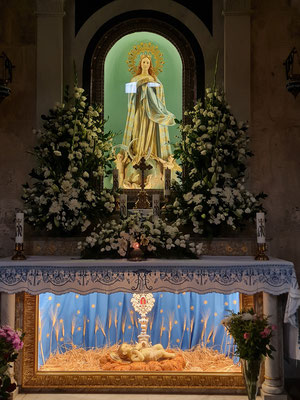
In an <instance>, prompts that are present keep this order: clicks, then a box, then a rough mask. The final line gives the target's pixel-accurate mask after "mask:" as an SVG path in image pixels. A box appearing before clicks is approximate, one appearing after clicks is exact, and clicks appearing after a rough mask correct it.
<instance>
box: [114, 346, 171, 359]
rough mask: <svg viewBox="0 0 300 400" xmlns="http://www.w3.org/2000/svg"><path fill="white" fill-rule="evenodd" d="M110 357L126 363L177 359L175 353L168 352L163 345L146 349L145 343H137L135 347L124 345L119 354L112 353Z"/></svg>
mask: <svg viewBox="0 0 300 400" xmlns="http://www.w3.org/2000/svg"><path fill="white" fill-rule="evenodd" d="M110 356H111V358H112V359H113V360H115V361H125V362H126V361H127V362H143V361H159V360H166V359H171V358H174V357H176V355H175V354H174V353H169V352H168V351H166V350H165V349H164V348H163V346H162V345H161V344H155V345H154V346H150V347H146V346H144V344H143V343H137V344H136V345H134V346H132V345H131V344H128V343H123V344H121V346H120V347H119V349H118V353H111V354H110Z"/></svg>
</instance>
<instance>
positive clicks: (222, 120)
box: [167, 88, 265, 236]
mask: <svg viewBox="0 0 300 400" xmlns="http://www.w3.org/2000/svg"><path fill="white" fill-rule="evenodd" d="M185 115H186V116H187V117H188V119H189V122H190V123H189V124H185V125H184V124H181V125H180V130H181V132H182V140H180V141H179V142H178V143H177V144H176V146H175V152H174V154H175V157H176V158H179V159H180V161H181V163H182V165H183V166H184V169H185V171H189V172H188V174H185V176H184V179H182V184H180V183H176V184H175V185H174V187H173V189H174V192H175V196H174V199H173V203H172V204H169V205H167V216H168V217H169V218H172V217H173V218H177V222H178V223H179V224H183V225H184V224H188V223H190V222H192V224H193V231H194V232H195V233H197V234H203V235H205V236H213V235H215V234H218V233H220V231H221V230H224V228H226V227H227V228H229V229H230V230H236V229H237V228H242V227H243V224H244V223H245V222H246V221H247V220H251V219H252V220H253V219H254V217H255V214H256V212H257V211H260V210H261V209H262V206H261V203H260V199H262V198H264V197H265V195H264V194H263V193H260V194H259V195H256V196H255V195H253V194H252V193H251V192H249V191H248V190H247V189H246V188H245V186H244V183H245V170H246V160H247V158H248V157H249V156H251V155H252V153H251V152H250V151H249V149H248V144H249V138H248V136H247V129H248V125H247V124H245V123H242V122H237V121H236V119H235V118H234V116H233V115H232V114H231V112H230V107H229V106H228V104H227V103H226V101H225V98H224V95H223V94H222V93H221V92H220V91H219V90H216V89H210V88H208V89H206V95H205V98H204V100H203V101H198V102H197V104H196V105H195V106H194V108H193V110H191V111H186V112H185Z"/></svg>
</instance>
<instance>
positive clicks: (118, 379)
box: [22, 293, 254, 393]
mask: <svg viewBox="0 0 300 400" xmlns="http://www.w3.org/2000/svg"><path fill="white" fill-rule="evenodd" d="M67 295H70V296H71V297H69V298H67V297H66V299H67V300H65V301H67V303H66V304H67V306H66V308H65V309H64V310H63V308H64V305H63V301H62V297H60V300H59V301H58V298H59V296H55V295H53V294H49V293H45V294H43V295H39V296H33V295H30V294H27V293H24V295H23V302H22V303H23V329H24V331H25V332H26V337H25V344H24V351H23V362H22V388H23V389H24V390H29V391H30V390H31V391H35V390H47V391H49V390H57V389H59V390H61V391H68V392H72V391H82V392H105V391H110V392H111V391H115V392H122V391H124V392H125V391H126V392H128V391H130V392H147V391H148V390H149V389H150V388H151V391H154V392H190V393H193V392H197V393H200V392H216V391H218V392H219V391H220V392H222V393H239V392H241V391H243V388H244V383H243V378H242V374H241V370H240V366H239V365H238V364H237V362H238V360H234V358H233V352H234V349H233V344H232V342H231V341H230V338H229V337H227V338H226V337H225V339H223V343H222V341H221V346H219V350H217V349H216V344H215V343H216V337H217V334H216V331H218V330H220V331H221V330H222V329H223V327H222V326H220V321H219V320H218V322H219V324H218V326H216V324H215V326H214V328H209V329H208V325H209V324H208V320H209V318H210V317H212V320H213V319H215V320H216V318H217V316H216V315H215V314H218V313H219V312H220V304H217V307H214V308H213V309H210V312H209V317H207V316H208V312H207V310H208V305H209V304H208V303H209V302H210V300H209V295H213V294H208V295H205V297H206V298H207V303H206V304H205V299H203V298H201V300H200V303H202V306H204V311H205V308H206V314H205V312H204V311H199V309H198V308H197V307H198V305H197V304H196V301H195V299H196V298H195V297H193V298H192V297H191V296H190V295H191V294H190V293H185V294H183V293H182V294H181V296H179V295H177V299H176V296H175V297H172V296H169V295H173V294H167V293H156V294H155V295H156V299H155V300H156V307H154V308H153V311H154V314H153V317H151V318H153V322H152V328H151V326H150V325H151V321H150V322H149V325H148V327H147V332H148V333H150V339H151V345H157V344H158V345H162V347H163V349H164V351H166V352H167V353H169V354H174V353H176V357H177V358H178V359H180V357H181V360H182V358H183V361H182V362H181V364H180V363H179V364H180V367H178V365H177V366H176V363H175V364H174V360H175V357H174V359H172V360H170V361H171V362H172V363H173V364H172V363H171V364H169V365H167V362H168V361H169V360H168V359H162V360H159V361H158V363H159V362H160V363H165V367H164V368H161V369H157V366H156V367H155V365H154V364H155V362H154V361H153V360H151V361H150V363H149V362H145V364H148V366H149V364H151V363H152V367H151V368H146V369H144V370H142V369H139V368H136V367H134V368H130V369H128V368H127V367H128V365H130V364H131V365H132V364H135V363H134V362H133V363H132V362H130V361H128V360H127V362H124V360H120V359H119V360H118V359H117V360H114V356H116V354H117V350H118V348H120V345H121V344H122V343H128V344H131V345H134V343H136V340H138V339H137V336H138V333H139V330H140V324H139V322H138V318H137V316H136V315H134V314H133V313H130V311H132V309H130V307H129V306H128V302H127V300H126V297H128V299H129V298H130V297H132V294H130V293H127V294H124V293H123V294H119V296H123V297H122V298H123V300H122V301H121V300H120V297H119V298H117V297H116V298H115V299H113V300H114V301H117V302H116V303H115V304H116V307H117V309H118V308H122V312H116V310H115V309H114V308H113V307H112V305H113V304H114V303H113V301H112V300H111V299H110V300H107V303H106V304H105V302H104V300H103V299H104V297H101V296H100V297H99V295H101V294H99V293H97V294H92V297H91V298H90V299H89V298H88V297H87V296H90V295H85V296H79V295H76V293H69V294H67ZM124 295H126V296H124ZM161 295H162V296H161ZM195 295H196V294H195ZM62 296H65V295H62ZM76 296H78V297H77V298H76ZM93 296H94V297H93ZM103 296H112V295H103ZM168 296H169V298H168V299H166V298H167V297H168ZM178 296H179V297H178ZM185 296H187V297H185ZM197 296H199V295H197ZM80 297H83V299H80ZM49 298H50V299H49ZM97 298H98V303H97V301H96V299H97ZM191 298H192V301H191ZM99 299H100V300H99ZM183 299H184V300H183ZM186 299H189V300H186ZM197 299H198V298H197ZM79 300H84V301H83V302H82V303H86V302H88V303H87V304H88V305H89V308H90V312H89V313H88V311H87V309H86V308H85V307H86V304H83V305H82V306H79V303H78V304H76V301H79ZM166 300H168V301H166ZM223 300H224V299H223ZM230 301H232V304H233V302H236V303H237V304H236V306H237V307H239V308H246V307H249V306H253V305H254V298H253V296H246V295H239V294H235V295H234V296H233V297H232V298H231V300H230ZM167 302H168V303H169V304H170V306H171V307H173V311H174V313H173V314H172V313H170V312H169V311H167V305H166V303H167ZM226 302H227V301H225V303H226ZM47 303H48V307H45V304H46V305H47ZM49 303H50V306H49ZM51 303H52V304H51ZM120 304H122V305H120ZM126 304H127V305H126ZM232 304H228V305H227V304H224V306H225V308H226V307H227V308H228V309H229V308H230V307H231V305H232ZM124 305H125V308H124ZM214 306H215V305H214ZM58 310H62V311H60V312H59V311H58ZM73 310H76V313H75V315H74V313H73ZM84 310H86V311H85V312H84ZM97 310H98V312H96V311H97ZM78 311H79V312H78ZM93 313H94V315H95V318H94V319H93V315H92V314H93ZM104 315H106V316H107V317H106V320H105V319H104ZM180 315H181V317H180ZM205 315H206V318H207V320H206V322H205V320H204V319H205ZM180 318H181V320H180V321H179V319H180ZM203 318H204V319H203ZM67 320H68V321H70V323H69V322H67ZM201 320H202V321H203V322H201ZM155 323H156V325H155ZM84 324H85V325H84ZM201 324H202V325H201ZM88 325H89V327H88ZM178 326H180V329H177V328H178ZM129 327H131V328H129ZM203 327H206V330H204V329H203ZM78 328H80V329H78ZM170 330H171V332H170ZM88 331H89V332H91V333H93V334H91V335H90V338H88V337H87V335H88ZM179 332H181V335H179ZM196 332H197V333H196ZM182 333H183V335H182ZM101 335H102V338H101ZM178 335H179V336H178ZM182 336H183V337H182ZM79 337H81V343H80V341H79V342H78V339H79ZM178 339H179V340H180V342H181V343H178ZM199 339H200V340H199ZM47 341H48V347H47ZM50 341H51V350H50ZM201 341H202V342H201ZM213 341H215V342H213ZM196 342H197V343H196ZM205 342H206V345H205ZM209 343H211V344H212V346H209ZM222 346H223V349H226V351H227V354H226V352H224V351H223V353H222V351H220V350H222V349H221V348H222ZM195 351H198V352H195ZM201 351H202V353H203V354H204V355H205V353H207V356H208V357H209V360H210V367H207V365H206V367H205V365H204V364H205V360H204V359H203V360H202V362H199V358H200V357H201ZM193 352H194V354H193ZM68 353H69V355H72V357H73V358H72V357H71V358H68V359H67V358H65V361H63V358H64V357H67V354H68ZM71 353H73V354H71ZM88 353H94V356H95V357H94V359H93V357H91V356H90V355H89V357H87V355H88ZM179 353H180V354H179ZM184 353H186V354H187V355H188V356H189V357H190V358H188V357H187V358H186V357H185V354H184ZM178 354H179V355H178ZM179 356H180V357H179ZM59 358H61V361H62V362H61V363H60V361H59V360H58V359H59ZM109 358H110V359H111V364H110V366H109V365H106V367H104V366H105V363H104V361H105V360H106V361H107V360H108V359H109ZM195 359H196V360H195ZM220 359H221V360H225V361H226V362H227V364H226V365H225V364H224V363H223V364H222V362H221V364H220ZM95 360H97V361H96V362H95ZM193 360H195V361H196V362H195V364H194V365H193ZM228 360H229V361H230V362H229V363H228ZM177 361H178V360H177ZM218 362H219V365H217V364H218ZM47 364H48V366H47ZM106 364H107V363H106ZM116 364H118V365H119V368H115V366H116ZM206 364H207V362H206ZM80 365H81V367H80ZM170 365H171V367H170ZM220 365H221V367H220ZM78 366H79V367H78ZM105 368H106V369H105Z"/></svg>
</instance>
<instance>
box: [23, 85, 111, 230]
mask: <svg viewBox="0 0 300 400" xmlns="http://www.w3.org/2000/svg"><path fill="white" fill-rule="evenodd" d="M86 100H87V99H86V97H85V96H84V90H83V89H81V88H78V87H77V86H75V87H74V93H73V95H72V96H71V95H70V94H69V90H68V88H67V89H66V91H65V95H64V103H62V104H60V103H58V104H57V105H56V106H55V107H54V108H53V109H50V110H49V114H48V115H47V116H46V115H42V119H43V121H44V123H43V129H42V131H35V133H36V134H37V138H38V145H37V146H36V147H35V148H34V150H33V155H34V156H35V158H36V160H37V167H36V168H34V169H33V170H32V171H31V173H30V174H29V175H30V176H31V178H32V179H33V182H32V184H31V185H29V184H28V183H26V184H25V185H24V194H23V200H24V203H25V213H26V221H27V222H28V223H29V224H31V225H33V226H34V227H36V228H39V229H42V230H43V229H47V230H48V231H51V232H59V233H74V232H76V231H80V229H81V230H82V231H83V230H85V229H86V228H87V226H88V225H89V224H90V221H92V220H98V219H99V218H100V216H101V217H102V216H105V215H109V214H111V212H112V211H113V209H114V197H113V196H112V194H111V193H110V192H109V191H107V190H103V189H102V187H101V185H100V181H101V180H102V179H103V176H104V175H105V173H107V171H108V170H109V169H110V168H111V165H112V161H113V152H112V139H113V134H112V133H111V132H105V131H104V121H103V119H102V117H101V113H102V109H101V108H100V107H99V106H91V105H88V103H87V101H86Z"/></svg>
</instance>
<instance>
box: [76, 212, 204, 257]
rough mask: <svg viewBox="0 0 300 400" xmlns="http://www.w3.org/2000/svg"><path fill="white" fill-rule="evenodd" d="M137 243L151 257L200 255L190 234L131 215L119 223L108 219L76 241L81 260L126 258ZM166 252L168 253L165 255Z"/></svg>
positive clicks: (172, 225)
mask: <svg viewBox="0 0 300 400" xmlns="http://www.w3.org/2000/svg"><path fill="white" fill-rule="evenodd" d="M135 243H138V244H139V246H140V247H141V248H142V249H143V250H144V251H145V252H146V253H150V254H151V256H152V257H155V256H159V255H162V254H163V255H164V257H168V253H169V257H170V256H177V257H180V256H189V257H191V256H193V257H194V258H196V257H197V256H199V255H200V254H201V252H202V243H198V244H195V243H193V242H190V235H184V234H182V233H181V232H180V231H179V229H178V227H177V226H176V224H174V223H173V224H168V222H167V221H163V220H162V219H160V218H158V217H153V216H147V217H145V216H143V217H141V216H140V215H139V214H135V215H131V216H129V217H128V218H126V219H124V220H120V221H119V222H118V221H116V220H110V221H109V222H108V223H106V224H101V225H98V227H97V228H96V229H95V230H94V231H93V232H92V233H91V234H90V235H89V236H87V237H86V239H85V241H84V242H79V243H78V247H79V249H80V250H81V251H82V256H83V257H84V258H90V257H92V258H103V257H110V256H117V257H126V256H127V254H128V251H129V249H130V248H133V247H134V244H135ZM166 250H167V253H166Z"/></svg>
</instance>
